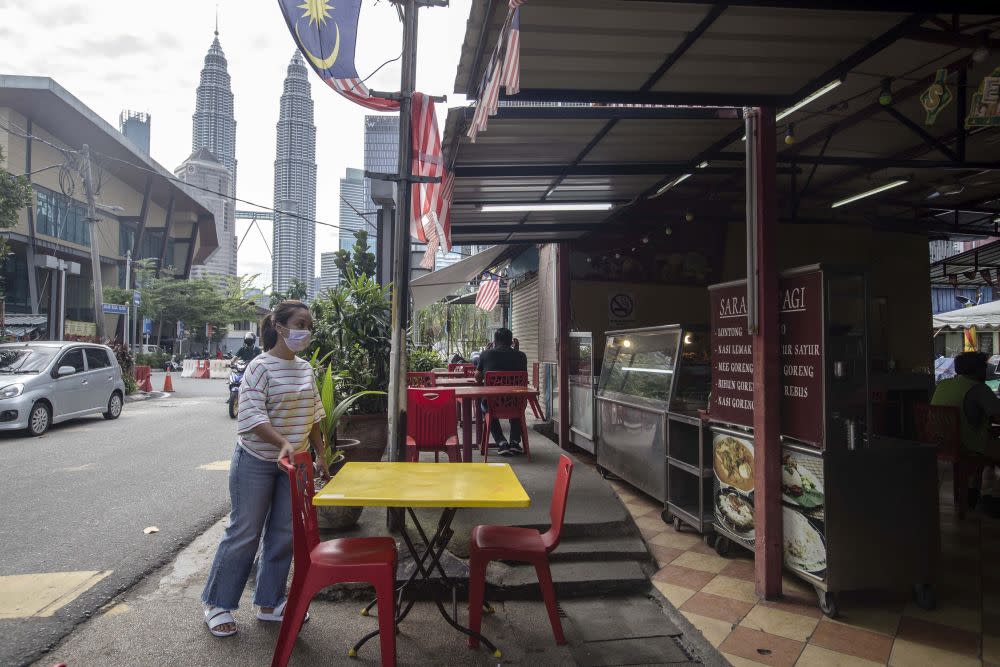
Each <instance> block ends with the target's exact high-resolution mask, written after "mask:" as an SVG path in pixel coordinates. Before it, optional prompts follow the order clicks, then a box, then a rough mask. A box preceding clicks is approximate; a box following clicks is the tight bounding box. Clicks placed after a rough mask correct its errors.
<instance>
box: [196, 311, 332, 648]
mask: <svg viewBox="0 0 1000 667" xmlns="http://www.w3.org/2000/svg"><path fill="white" fill-rule="evenodd" d="M311 337H312V315H311V314H310V313H309V308H308V307H307V306H306V305H305V304H304V303H302V302H301V301H282V302H281V303H280V304H278V306H277V307H276V308H275V309H274V310H273V311H272V312H271V313H270V314H269V315H268V316H267V317H266V318H265V319H264V321H263V322H262V323H261V341H262V342H263V344H264V354H261V355H260V356H258V357H257V358H256V359H254V360H253V361H251V362H250V363H249V364H248V365H247V369H246V373H245V375H244V376H243V384H242V386H241V387H240V402H239V421H238V422H237V431H238V433H239V440H238V441H237V446H236V451H235V452H234V453H233V459H232V462H231V463H230V465H229V497H230V501H231V503H232V511H231V512H230V514H229V526H228V527H227V528H226V532H225V535H224V536H223V537H222V541H221V542H220V543H219V549H218V551H217V552H216V554H215V561H214V562H213V563H212V570H211V573H210V574H209V576H208V582H207V583H206V584H205V591H204V592H203V593H202V596H201V600H202V603H203V604H204V617H205V623H206V624H207V625H208V629H209V631H210V632H211V633H212V634H213V635H215V636H216V637H229V636H231V635H234V634H236V622H235V619H234V618H233V614H232V612H233V611H234V610H235V609H236V608H237V606H239V600H240V596H241V595H242V593H243V589H244V587H245V586H246V582H247V578H248V577H249V576H250V568H251V566H252V565H253V560H254V557H255V556H256V554H257V549H258V546H259V545H260V544H261V542H263V546H262V548H261V555H260V561H259V563H258V566H257V582H256V585H255V587H254V604H255V605H256V606H257V607H258V610H257V618H258V619H259V620H262V621H276V622H280V621H281V619H282V615H283V614H284V611H285V586H286V583H287V580H288V570H289V567H290V565H291V561H292V508H291V496H290V495H289V484H288V476H287V475H286V473H285V471H284V470H282V469H281V468H280V467H279V465H278V460H279V459H281V458H283V457H285V456H289V455H291V454H294V453H297V452H302V451H305V450H306V449H308V448H309V444H310V443H312V446H313V447H314V448H315V450H316V454H317V456H316V462H317V464H318V466H319V468H320V473H321V474H322V475H323V477H324V478H328V477H329V470H327V467H326V463H325V461H326V459H325V457H324V453H325V450H326V444H325V443H324V442H323V437H322V435H321V434H320V430H319V422H320V420H322V419H323V417H324V412H323V404H322V402H321V401H320V398H319V392H318V391H317V389H316V380H315V377H314V376H313V372H312V367H311V366H310V365H309V362H307V361H305V360H304V359H300V358H299V357H297V356H296V353H297V352H302V351H303V350H305V349H306V348H307V347H309V342H310V339H311ZM262 535H263V538H262V537H261V536H262ZM306 618H307V619H308V616H306Z"/></svg>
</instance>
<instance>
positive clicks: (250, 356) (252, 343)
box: [236, 331, 261, 364]
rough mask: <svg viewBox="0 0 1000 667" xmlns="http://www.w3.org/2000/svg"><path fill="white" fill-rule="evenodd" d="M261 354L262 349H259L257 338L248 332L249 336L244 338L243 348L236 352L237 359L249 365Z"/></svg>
mask: <svg viewBox="0 0 1000 667" xmlns="http://www.w3.org/2000/svg"><path fill="white" fill-rule="evenodd" d="M260 353H261V349H260V348H259V347H257V336H255V335H254V334H253V333H252V332H250V331H248V332H247V335H246V336H244V337H243V347H241V348H240V349H239V350H237V351H236V359H240V360H241V361H245V362H246V363H248V364H249V363H250V362H251V361H253V360H254V358H255V357H256V356H257V355H258V354H260Z"/></svg>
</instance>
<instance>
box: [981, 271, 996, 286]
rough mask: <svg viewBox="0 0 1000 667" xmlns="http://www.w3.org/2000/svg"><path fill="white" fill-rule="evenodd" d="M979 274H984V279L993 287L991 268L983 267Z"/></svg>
mask: <svg viewBox="0 0 1000 667" xmlns="http://www.w3.org/2000/svg"><path fill="white" fill-rule="evenodd" d="M979 275H980V276H982V278H983V280H984V281H986V284H987V285H989V286H990V287H993V276H992V275H991V274H990V270H989V269H983V270H981V271H980V272H979Z"/></svg>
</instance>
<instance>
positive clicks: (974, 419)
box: [931, 352, 1000, 505]
mask: <svg viewBox="0 0 1000 667" xmlns="http://www.w3.org/2000/svg"><path fill="white" fill-rule="evenodd" d="M986 360H987V355H985V354H983V353H982V352H963V353H962V354H960V355H958V356H957V357H955V377H952V378H948V379H947V380H942V381H941V382H940V383H939V384H938V386H937V389H935V390H934V396H933V398H931V405H946V406H952V407H956V408H958V409H959V414H960V415H961V428H962V447H963V448H964V449H966V450H968V451H969V452H971V453H974V454H981V455H984V456H988V457H990V458H992V459H996V460H1000V441H997V440H995V439H994V438H993V437H992V436H991V435H990V422H991V421H992V419H993V418H995V417H998V416H1000V398H997V395H996V394H994V393H993V391H991V390H990V388H989V387H987V386H986V378H987V375H988V367H987V364H986ZM970 482H971V480H970ZM978 482H979V480H975V482H974V487H973V486H970V493H969V504H970V505H975V503H976V502H977V501H978V499H979V483H978Z"/></svg>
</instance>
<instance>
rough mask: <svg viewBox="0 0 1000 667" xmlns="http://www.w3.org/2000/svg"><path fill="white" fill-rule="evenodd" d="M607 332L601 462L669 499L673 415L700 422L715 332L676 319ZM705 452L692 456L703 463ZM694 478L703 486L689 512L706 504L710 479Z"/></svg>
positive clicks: (600, 395) (689, 457)
mask: <svg viewBox="0 0 1000 667" xmlns="http://www.w3.org/2000/svg"><path fill="white" fill-rule="evenodd" d="M606 337H607V342H606V344H605V348H604V360H603V365H602V368H601V375H600V380H599V383H598V388H597V399H596V407H597V423H596V428H597V431H596V432H597V465H598V467H599V468H600V469H601V470H602V471H607V472H611V473H614V474H615V475H617V476H619V477H621V478H622V479H624V480H625V481H627V482H628V483H630V484H632V485H633V486H635V487H637V488H639V489H641V490H642V491H645V492H646V493H648V494H649V495H651V496H652V497H654V498H656V499H657V500H659V501H660V502H663V503H666V502H667V500H668V471H667V468H668V466H667V460H668V459H667V453H668V452H667V450H668V435H669V433H670V432H671V430H670V427H669V426H668V424H672V423H674V420H673V419H672V418H673V417H677V418H678V419H683V420H688V421H686V422H684V423H685V424H688V425H690V424H691V423H693V424H698V423H699V422H698V418H697V414H698V410H700V409H704V408H705V407H706V406H707V403H708V392H709V381H710V373H711V372H710V366H709V362H708V340H707V336H706V335H705V334H704V332H702V331H698V330H697V329H695V328H691V327H685V326H682V325H677V324H675V325H667V326H659V327H648V328H644V329H627V330H620V331H609V332H607V334H606ZM700 452H701V450H700V446H694V447H693V448H692V451H691V452H690V453H687V452H686V453H685V460H686V461H698V460H700V456H701V453H700ZM692 467H693V466H692ZM686 474H691V473H689V472H688V473H686ZM693 477H694V479H693V480H692V481H693V482H694V486H695V487H698V488H696V489H695V490H694V491H693V493H692V494H691V495H692V496H693V501H690V502H687V503H686V504H685V507H686V508H687V509H689V510H690V509H692V508H693V507H695V506H696V505H698V502H699V498H700V497H701V496H702V495H703V494H702V493H701V488H700V486H701V481H702V480H704V479H705V477H704V476H701V475H693ZM686 483H687V482H686V481H684V482H678V484H686ZM689 486H690V485H689ZM685 489H687V487H685ZM688 490H689V491H690V489H688ZM664 518H666V517H664Z"/></svg>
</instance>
